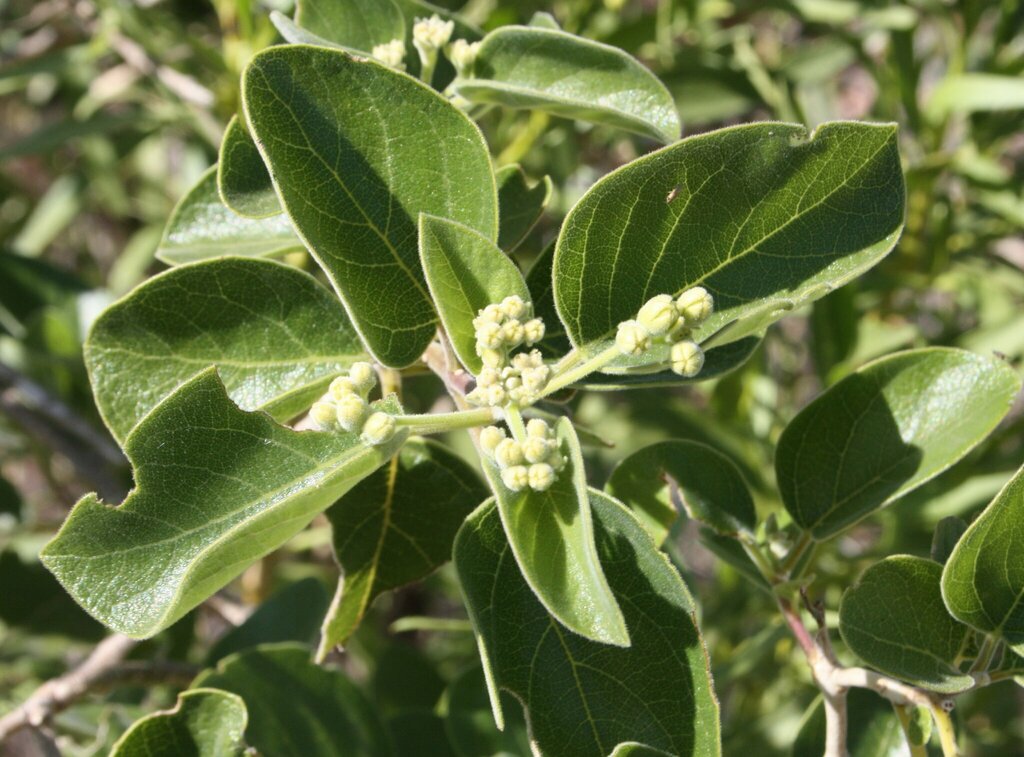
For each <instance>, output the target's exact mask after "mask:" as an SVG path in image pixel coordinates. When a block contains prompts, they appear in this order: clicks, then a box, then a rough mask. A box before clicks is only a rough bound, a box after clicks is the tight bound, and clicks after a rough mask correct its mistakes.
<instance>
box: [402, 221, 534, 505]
mask: <svg viewBox="0 0 1024 757" xmlns="http://www.w3.org/2000/svg"><path fill="white" fill-rule="evenodd" d="M419 237H420V261H421V263H422V265H423V271H424V273H426V276H427V284H428V286H429V287H430V293H431V295H433V298H434V304H435V305H436V307H437V312H438V313H439V314H440V316H441V323H442V324H444V329H445V331H446V332H447V333H448V338H449V339H450V340H451V342H452V347H454V348H455V354H456V355H457V356H458V358H459V360H460V361H462V364H463V365H464V366H466V368H468V369H469V371H470V373H472V374H474V375H476V374H478V373H480V370H481V368H482V367H483V363H482V362H481V361H480V358H479V357H478V356H477V354H476V329H475V328H474V327H473V319H474V318H476V316H477V313H478V311H480V310H482V309H483V308H485V307H487V306H488V305H490V304H491V303H495V302H501V301H502V300H503V299H504V298H505V297H508V296H509V295H519V296H520V297H522V298H523V300H524V301H526V302H529V300H530V291H529V290H528V289H527V288H526V282H525V281H523V275H522V274H521V273H520V272H519V268H518V267H517V266H516V264H515V263H514V262H513V261H512V260H511V259H510V258H509V257H508V256H507V255H506V254H505V253H503V252H502V251H501V250H499V249H498V247H497V245H495V244H494V242H493V241H491V240H490V239H488V238H487V237H484V236H481V235H480V234H478V233H477V232H475V231H473V230H472V229H470V228H467V227H466V226H463V225H462V224H459V223H455V222H454V221H448V220H445V219H444V218H436V217H435V216H429V215H426V214H425V213H424V214H422V215H420V233H419ZM477 504H479V503H477Z"/></svg>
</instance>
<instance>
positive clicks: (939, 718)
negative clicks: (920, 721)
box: [932, 705, 960, 757]
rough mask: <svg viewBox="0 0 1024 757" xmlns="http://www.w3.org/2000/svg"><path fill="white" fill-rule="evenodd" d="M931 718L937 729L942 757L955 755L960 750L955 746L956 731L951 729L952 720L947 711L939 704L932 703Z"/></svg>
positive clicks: (954, 756) (953, 756) (955, 756)
mask: <svg viewBox="0 0 1024 757" xmlns="http://www.w3.org/2000/svg"><path fill="white" fill-rule="evenodd" d="M932 718H933V719H934V720H935V727H936V728H938V729H939V744H940V745H941V746H942V757H957V755H958V754H960V750H959V749H957V746H956V731H955V730H954V729H953V720H952V718H950V717H949V713H948V712H946V711H945V710H944V709H943V708H942V707H941V706H940V705H933V706H932Z"/></svg>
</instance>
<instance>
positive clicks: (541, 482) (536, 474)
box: [527, 463, 555, 492]
mask: <svg viewBox="0 0 1024 757" xmlns="http://www.w3.org/2000/svg"><path fill="white" fill-rule="evenodd" d="M527 481H528V482H529V484H530V488H531V489H533V490H534V491H538V492H542V491H546V490H548V489H550V488H551V484H553V483H555V469H554V468H552V467H551V466H550V465H548V464H547V463H535V464H534V465H531V466H530V469H529V471H527Z"/></svg>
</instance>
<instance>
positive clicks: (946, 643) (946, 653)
mask: <svg viewBox="0 0 1024 757" xmlns="http://www.w3.org/2000/svg"><path fill="white" fill-rule="evenodd" d="M941 579H942V566H941V565H939V563H937V562H933V561H931V560H926V559H924V558H923V557H911V556H910V555H895V556H893V557H887V558H886V559H884V560H880V561H879V562H877V563H875V564H874V565H872V566H871V567H870V568H868V569H867V570H866V571H865V572H864V575H862V576H861V577H860V580H859V581H857V583H856V584H854V585H853V586H851V587H850V588H849V589H847V590H846V591H845V592H844V594H843V601H842V604H840V606H839V632H840V633H841V634H842V636H843V641H845V642H846V645H847V646H848V647H849V648H850V650H851V651H852V652H853V653H854V654H856V655H857V656H858V657H860V658H861V659H862V660H864V662H866V663H867V664H868V665H871V666H872V667H874V668H877V669H878V670H880V671H882V672H883V673H887V674H888V675H891V676H895V677H896V678H902V679H903V680H905V681H909V682H910V683H912V684H914V685H915V686H919V687H921V688H925V689H929V690H931V691H938V692H941V693H943V694H955V693H957V692H959V691H964V690H965V689H968V688H970V687H971V686H973V685H974V679H973V678H972V677H971V676H969V675H964V674H962V673H961V672H960V670H959V669H958V668H957V667H956V659H957V657H958V656H959V654H960V651H961V649H962V647H963V644H964V639H965V638H966V636H967V626H965V625H962V624H960V623H958V622H957V621H956V620H954V619H953V618H951V617H950V616H949V613H948V612H946V606H945V605H944V604H943V603H942V591H941V589H940V582H941Z"/></svg>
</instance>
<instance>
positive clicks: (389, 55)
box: [371, 39, 405, 71]
mask: <svg viewBox="0 0 1024 757" xmlns="http://www.w3.org/2000/svg"><path fill="white" fill-rule="evenodd" d="M371 55H373V57H374V58H376V59H377V60H379V61H380V62H381V63H383V64H384V65H385V66H388V67H390V68H395V69H398V70H399V71H404V70H405V42H404V41H402V40H400V39H393V40H391V41H390V42H385V43H384V44H382V45H374V47H373V51H372V52H371Z"/></svg>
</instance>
